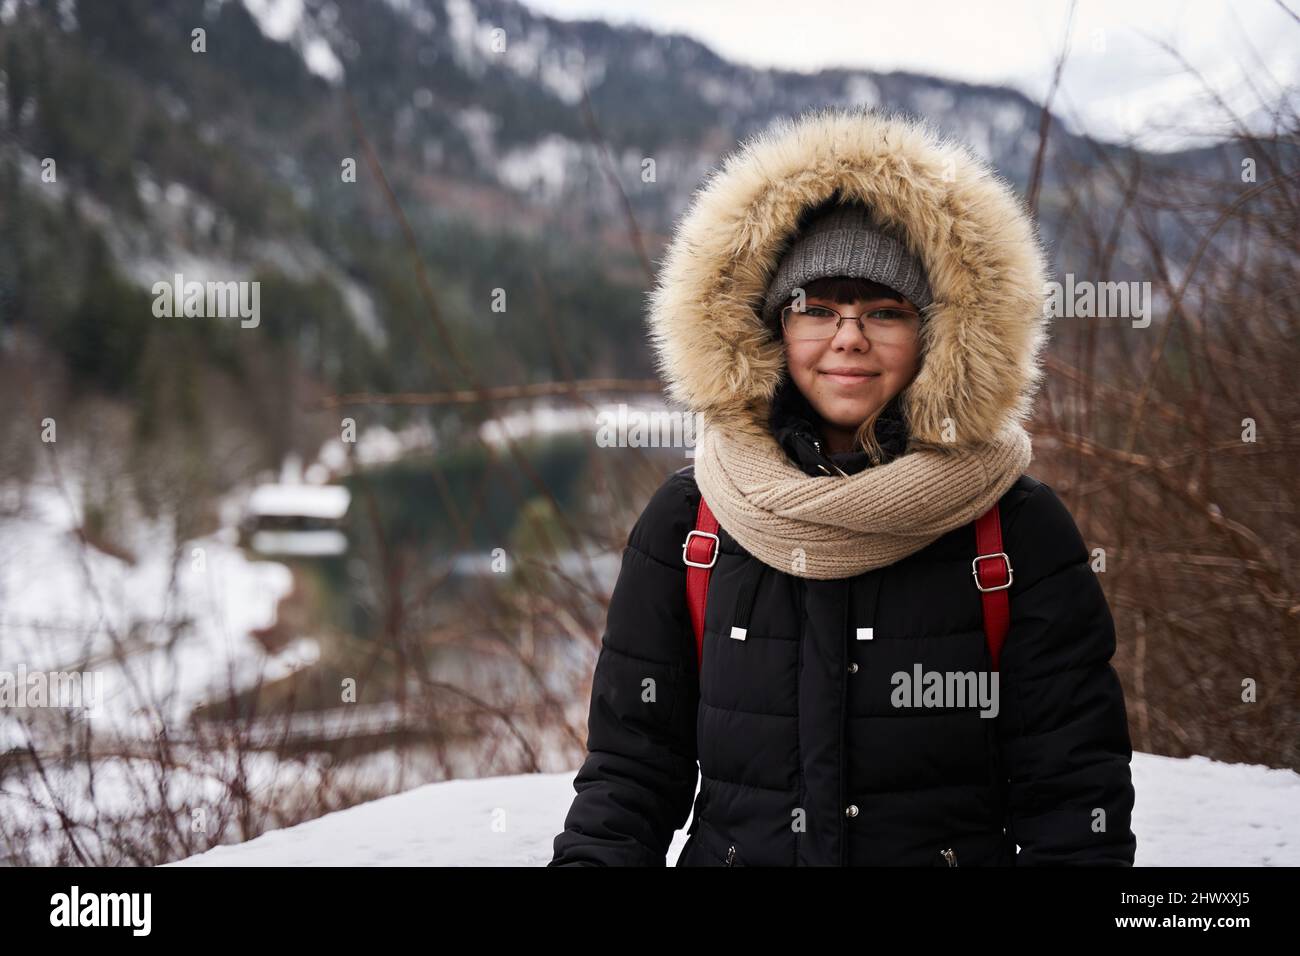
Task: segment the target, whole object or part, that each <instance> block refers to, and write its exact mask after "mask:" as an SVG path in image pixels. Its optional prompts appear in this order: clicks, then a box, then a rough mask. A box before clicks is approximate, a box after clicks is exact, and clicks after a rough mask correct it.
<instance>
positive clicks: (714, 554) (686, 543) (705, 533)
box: [682, 531, 718, 568]
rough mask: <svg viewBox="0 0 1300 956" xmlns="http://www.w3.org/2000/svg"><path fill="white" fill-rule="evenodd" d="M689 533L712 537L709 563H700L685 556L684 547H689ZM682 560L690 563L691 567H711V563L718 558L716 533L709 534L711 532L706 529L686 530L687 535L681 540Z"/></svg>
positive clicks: (715, 561) (714, 562)
mask: <svg viewBox="0 0 1300 956" xmlns="http://www.w3.org/2000/svg"><path fill="white" fill-rule="evenodd" d="M691 535H699V536H700V537H701V538H712V539H713V548H712V549H711V550H712V554H711V556H710V557H709V563H708V564H703V563H701V562H699V561H692V560H691V559H690V558H688V557H687V556H686V549H687V548H689V547H690V546H691ZM682 560H683V561H684V562H686V563H687V564H688V565H690V566H691V567H693V568H711V567H713V565H714V564H716V563H717V560H718V536H717V535H716V534H711V533H710V532H708V531H690V532H688V533H687V535H686V540H685V541H683V542H682Z"/></svg>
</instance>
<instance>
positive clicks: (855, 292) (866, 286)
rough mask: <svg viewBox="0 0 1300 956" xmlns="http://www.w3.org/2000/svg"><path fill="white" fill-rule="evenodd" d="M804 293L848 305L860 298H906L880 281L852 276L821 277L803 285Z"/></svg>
mask: <svg viewBox="0 0 1300 956" xmlns="http://www.w3.org/2000/svg"><path fill="white" fill-rule="evenodd" d="M803 289H804V295H805V296H806V297H807V298H813V297H814V296H816V297H817V298H819V299H829V300H830V301H831V302H834V303H835V304H836V305H848V304H849V303H850V302H854V301H856V300H858V299H865V300H868V301H870V300H872V299H896V300H897V301H899V302H902V301H904V300H905V299H906V297H905V296H904V295H903V293H901V292H899V291H898V290H897V289H893V288H890V287H889V286H887V285H884V284H882V283H880V282H872V281H871V280H870V279H855V278H853V277H852V276H825V277H824V278H821V279H814V280H813V281H812V282H809V283H808V284H807V285H806V286H804V287H803Z"/></svg>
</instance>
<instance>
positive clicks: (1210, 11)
mask: <svg viewBox="0 0 1300 956" xmlns="http://www.w3.org/2000/svg"><path fill="white" fill-rule="evenodd" d="M524 2H525V4H526V5H527V6H529V7H532V8H533V9H535V10H538V11H540V12H544V13H547V14H550V15H552V16H557V17H561V18H564V19H601V20H605V21H608V22H610V23H620V24H621V23H635V24H638V25H640V26H644V27H648V28H650V29H653V30H656V31H659V32H664V33H685V34H687V35H689V36H691V37H694V38H695V39H697V40H699V41H700V42H701V43H704V44H705V45H707V46H709V47H710V48H712V49H713V50H714V51H715V52H717V53H718V54H719V55H721V56H723V57H726V58H727V59H730V60H735V61H739V62H744V63H749V64H752V65H755V66H764V67H769V66H770V67H781V68H785V69H805V70H810V69H811V65H812V64H815V63H825V64H826V65H827V66H838V67H850V68H852V67H857V68H862V69H871V70H881V71H889V70H912V71H915V72H919V73H929V74H934V75H937V76H943V77H950V78H953V79H961V80H966V81H969V82H984V83H999V84H1006V85H1008V86H1012V87H1014V88H1016V89H1019V90H1021V91H1023V92H1024V93H1026V94H1028V95H1029V96H1032V97H1034V98H1036V99H1037V98H1041V97H1042V96H1043V95H1044V94H1045V93H1046V92H1047V90H1048V87H1049V86H1050V83H1051V78H1052V70H1053V67H1054V64H1055V60H1056V56H1057V54H1058V52H1059V51H1060V49H1061V46H1062V43H1063V42H1064V40H1065V37H1066V27H1067V23H1068V21H1069V17H1068V11H1069V8H1070V4H1069V3H1068V0H979V2H954V0H892V2H889V3H884V2H880V0H849V2H845V0H524ZM1286 4H1287V6H1286V7H1285V8H1284V7H1283V6H1282V5H1280V4H1279V3H1277V2H1275V0H1235V2H1232V3H1228V2H1214V0H1080V2H1079V3H1078V5H1077V6H1076V8H1075V13H1074V21H1073V28H1072V30H1071V31H1070V52H1069V58H1068V61H1067V66H1066V70H1065V73H1064V75H1063V79H1062V87H1061V91H1060V92H1059V93H1058V96H1057V100H1056V102H1055V103H1054V111H1055V112H1056V113H1057V115H1059V116H1062V117H1063V118H1064V119H1065V120H1066V121H1067V123H1068V124H1069V125H1070V127H1071V128H1073V129H1075V130H1078V129H1079V128H1080V127H1081V126H1086V128H1087V129H1088V130H1089V131H1091V132H1092V133H1093V134H1094V135H1097V136H1100V137H1102V138H1105V139H1112V140H1127V139H1130V138H1134V139H1136V141H1137V142H1139V143H1140V144H1142V145H1145V146H1146V147H1148V148H1152V149H1168V148H1172V147H1174V146H1178V145H1187V142H1186V141H1185V138H1184V136H1183V132H1182V131H1184V130H1186V129H1188V128H1195V129H1198V130H1201V131H1203V132H1204V134H1205V135H1206V137H1209V138H1213V137H1215V136H1216V134H1217V133H1218V132H1220V131H1221V129H1222V126H1223V120H1222V113H1221V111H1220V110H1219V109H1218V108H1217V107H1215V106H1213V105H1212V101H1211V100H1210V99H1209V97H1207V95H1206V94H1205V93H1204V92H1203V87H1202V84H1201V82H1200V81H1199V80H1197V79H1196V78H1194V77H1193V76H1191V75H1190V74H1189V73H1188V72H1187V71H1186V70H1185V69H1184V68H1183V67H1182V66H1181V65H1180V64H1179V62H1178V60H1177V58H1176V57H1174V56H1173V55H1171V54H1170V53H1168V52H1166V51H1164V50H1162V49H1161V48H1160V45H1159V43H1160V42H1161V41H1163V42H1166V43H1168V44H1170V45H1171V46H1173V47H1174V48H1175V49H1176V50H1178V51H1179V52H1181V54H1182V55H1183V56H1184V57H1185V58H1186V59H1187V61H1188V62H1189V63H1190V64H1191V65H1192V66H1193V67H1194V68H1195V69H1196V70H1198V71H1200V72H1201V74H1202V75H1203V78H1204V80H1205V81H1207V82H1208V84H1209V85H1210V87H1212V88H1213V90H1214V91H1215V92H1217V93H1218V94H1219V95H1221V96H1222V97H1224V99H1226V100H1227V101H1228V102H1229V103H1230V104H1232V106H1233V107H1234V109H1236V110H1237V111H1239V112H1242V113H1249V112H1253V111H1255V110H1256V108H1257V104H1258V103H1259V100H1260V96H1261V95H1263V96H1264V97H1265V98H1267V99H1270V100H1273V101H1276V99H1277V98H1279V97H1280V96H1281V95H1282V93H1283V90H1284V89H1289V95H1290V97H1291V99H1292V101H1293V102H1295V101H1296V99H1297V98H1300V93H1298V92H1297V86H1298V84H1300V23H1298V22H1297V21H1296V19H1295V18H1294V17H1293V16H1292V14H1291V13H1290V12H1288V10H1291V11H1297V10H1300V0H1286ZM792 11H793V12H792ZM1252 123H1253V125H1255V126H1256V127H1257V128H1259V127H1263V128H1265V129H1268V128H1270V124H1268V122H1267V121H1266V119H1264V118H1262V117H1259V116H1255V117H1254V118H1253V120H1252ZM1173 130H1177V131H1178V132H1177V133H1174V132H1172V131H1173Z"/></svg>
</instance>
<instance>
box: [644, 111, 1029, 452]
mask: <svg viewBox="0 0 1300 956" xmlns="http://www.w3.org/2000/svg"><path fill="white" fill-rule="evenodd" d="M837 193H838V195H839V196H840V197H841V200H842V201H847V200H852V199H857V200H860V201H861V202H863V203H865V204H866V205H867V207H868V208H869V209H871V210H872V214H873V218H874V220H875V224H876V226H877V227H878V228H881V229H884V230H886V231H889V232H891V233H892V234H893V235H896V236H898V237H899V238H901V239H902V240H903V241H904V242H905V243H906V244H907V246H908V248H909V250H910V251H911V252H912V254H913V255H916V256H918V257H919V258H920V260H921V262H922V264H923V265H924V266H925V269H926V272H927V274H928V277H929V281H930V287H931V289H932V290H933V293H934V297H935V302H934V303H933V304H932V305H931V306H930V307H929V308H928V309H926V310H925V314H926V320H925V322H924V323H923V325H922V347H923V355H924V358H923V360H922V367H921V370H920V372H919V373H918V374H917V376H916V378H915V380H914V381H913V382H912V384H911V385H910V386H909V387H908V388H907V389H906V390H905V391H904V393H903V394H902V401H903V403H904V407H905V409H906V414H907V420H908V423H909V427H910V431H911V438H912V446H911V447H918V446H919V445H922V444H932V445H936V446H940V447H947V448H960V447H966V446H969V445H972V444H977V443H980V442H983V441H986V440H988V439H990V438H992V437H993V436H994V435H995V434H996V433H997V432H998V430H999V428H1000V427H1001V426H1002V424H1003V423H1004V422H1006V421H1008V420H1014V421H1016V422H1018V423H1021V424H1026V423H1027V420H1028V418H1029V415H1030V414H1031V412H1032V400H1033V396H1034V393H1035V392H1036V391H1037V388H1038V386H1039V385H1040V383H1041V379H1042V374H1043V373H1042V369H1041V364H1040V362H1041V352H1042V350H1043V348H1044V345H1045V342H1046V325H1045V320H1044V310H1043V303H1044V285H1045V281H1046V278H1047V269H1046V263H1045V257H1044V255H1043V252H1042V248H1041V244H1040V241H1039V237H1038V233H1037V229H1036V227H1035V226H1034V224H1033V222H1032V220H1031V219H1030V217H1029V216H1028V215H1027V213H1026V211H1025V209H1024V207H1023V205H1022V203H1021V202H1020V200H1019V199H1018V197H1017V196H1016V195H1015V193H1014V191H1013V190H1012V187H1011V186H1010V184H1008V183H1007V182H1006V180H1004V179H1002V178H1001V177H1000V176H999V175H998V174H997V173H995V172H994V171H993V170H992V169H991V167H989V165H988V164H987V163H985V162H984V161H983V160H981V159H980V158H979V157H978V156H976V155H975V154H974V153H973V152H971V151H970V149H969V148H968V147H966V146H964V145H963V144H961V143H958V142H956V141H953V140H950V139H946V138H942V137H940V136H939V134H938V133H937V132H936V131H935V130H934V129H933V128H932V127H931V126H930V125H929V124H928V123H925V122H924V121H921V120H915V119H910V118H908V117H904V116H898V115H884V114H882V113H879V112H877V111H875V110H869V109H864V108H843V107H824V108H819V109H815V110H811V111H808V112H806V113H803V114H801V115H800V116H798V117H794V118H789V117H787V118H782V119H779V120H777V121H776V122H775V123H773V124H772V125H771V126H770V127H768V128H767V129H766V130H764V131H762V132H760V133H758V134H756V135H754V136H753V137H751V138H750V139H748V140H746V141H745V142H744V143H742V144H741V145H740V146H739V147H738V148H737V150H736V151H734V152H733V153H731V154H730V155H728V156H727V157H726V158H725V159H724V161H723V162H722V164H721V165H720V166H719V167H718V168H716V169H715V170H714V171H713V172H712V173H711V174H710V175H709V177H708V178H707V179H706V180H705V181H704V183H703V184H702V185H701V186H700V187H699V189H698V190H697V191H696V193H695V195H694V196H693V198H692V200H691V204H690V206H689V208H688V209H687V210H686V212H685V214H684V215H683V216H682V218H681V220H680V221H679V223H678V225H677V228H676V230H675V233H674V235H673V238H672V241H671V242H670V243H669V246H668V249H667V251H666V253H665V256H664V260H663V266H662V268H661V270H660V273H659V277H658V281H657V283H656V285H655V287H654V289H653V290H652V291H651V292H650V294H649V304H650V310H649V311H650V314H649V324H650V337H651V343H652V345H653V347H654V350H655V363H656V366H657V369H658V371H659V373H660V375H661V376H662V377H663V379H664V380H665V382H666V383H667V386H668V392H669V395H670V397H671V398H673V399H674V400H675V401H677V402H679V403H681V404H682V405H684V406H685V407H686V408H687V409H688V410H689V411H692V412H702V413H703V414H704V418H705V422H706V427H707V426H709V425H720V426H722V427H724V428H727V429H730V430H732V431H733V432H736V431H738V432H741V433H745V434H749V435H752V436H754V437H755V438H756V439H758V440H771V435H770V432H769V430H768V428H767V421H768V414H769V410H770V404H771V400H772V397H773V395H774V394H775V392H776V388H777V386H778V385H779V383H780V381H781V377H782V372H783V369H784V366H785V356H784V348H783V345H782V343H781V340H780V338H779V337H777V338H773V337H772V335H771V333H770V332H769V331H768V329H767V328H766V327H765V326H764V324H763V322H762V320H761V319H760V317H759V310H760V309H761V308H762V298H763V293H764V291H765V290H766V288H767V284H768V282H769V281H770V280H771V278H772V276H773V274H774V273H775V270H776V267H777V264H778V262H779V260H780V256H781V254H782V253H783V252H784V250H785V248H787V246H788V243H789V240H790V239H791V237H792V234H793V232H794V231H795V229H796V227H797V225H798V222H799V218H800V216H801V214H802V213H804V212H805V211H806V210H808V209H810V208H811V207H813V206H816V205H819V204H820V203H822V202H824V201H826V200H828V199H830V198H831V197H832V196H834V195H835V194H837Z"/></svg>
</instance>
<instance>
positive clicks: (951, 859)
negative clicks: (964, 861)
mask: <svg viewBox="0 0 1300 956" xmlns="http://www.w3.org/2000/svg"><path fill="white" fill-rule="evenodd" d="M939 855H940V856H941V857H943V858H944V859H945V860H947V861H948V865H949V866H956V865H957V851H956V850H954V849H952V848H951V847H950V848H948V849H947V850H940V851H939Z"/></svg>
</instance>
